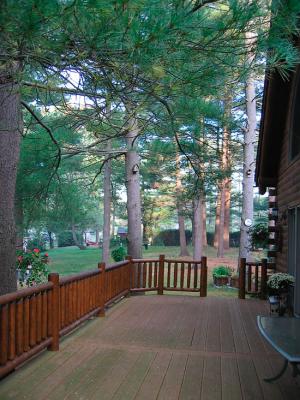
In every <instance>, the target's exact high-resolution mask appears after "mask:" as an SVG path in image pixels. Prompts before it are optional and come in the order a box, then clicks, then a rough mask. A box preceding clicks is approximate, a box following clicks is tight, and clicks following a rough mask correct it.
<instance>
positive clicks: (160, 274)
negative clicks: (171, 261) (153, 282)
mask: <svg viewBox="0 0 300 400" xmlns="http://www.w3.org/2000/svg"><path fill="white" fill-rule="evenodd" d="M164 266H165V256H164V255H160V256H159V269H158V290H157V294H164Z"/></svg>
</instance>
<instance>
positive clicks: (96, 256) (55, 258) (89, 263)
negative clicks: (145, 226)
mask: <svg viewBox="0 0 300 400" xmlns="http://www.w3.org/2000/svg"><path fill="white" fill-rule="evenodd" d="M189 251H190V254H192V248H189ZM48 253H49V258H50V262H49V267H50V271H51V272H58V273H59V274H60V275H70V274H75V273H78V272H82V271H86V270H90V269H94V268H97V265H98V262H99V261H100V260H101V249H98V248H87V249H86V250H80V249H79V248H78V247H75V246H71V247H62V248H56V249H53V250H49V251H48ZM160 254H164V255H165V256H166V257H170V258H175V257H178V256H179V247H177V246H170V247H163V246H150V247H149V249H148V250H143V257H144V258H157V257H158V256H159V255H160ZM204 254H205V255H206V256H207V257H208V258H216V250H215V249H214V248H212V247H209V246H208V247H206V249H205V251H204ZM237 256H238V249H236V248H232V249H230V250H228V251H227V252H226V253H225V257H226V258H228V259H233V260H237ZM110 262H111V263H113V260H112V259H111V260H110ZM220 264H221V262H220ZM207 291H208V294H209V295H212V296H226V297H236V296H237V290H236V289H231V288H229V287H224V288H216V287H214V285H213V283H212V276H211V271H209V273H208V287H207ZM174 293H176V294H179V293H180V292H172V294H174ZM182 294H186V293H182ZM192 295H198V294H192Z"/></svg>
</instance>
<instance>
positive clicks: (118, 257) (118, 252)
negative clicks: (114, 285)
mask: <svg viewBox="0 0 300 400" xmlns="http://www.w3.org/2000/svg"><path fill="white" fill-rule="evenodd" d="M126 254H127V252H126V250H125V248H124V247H123V246H120V247H118V248H117V249H114V250H113V251H112V252H111V256H112V258H113V260H114V261H116V262H119V261H124V260H125V256H126Z"/></svg>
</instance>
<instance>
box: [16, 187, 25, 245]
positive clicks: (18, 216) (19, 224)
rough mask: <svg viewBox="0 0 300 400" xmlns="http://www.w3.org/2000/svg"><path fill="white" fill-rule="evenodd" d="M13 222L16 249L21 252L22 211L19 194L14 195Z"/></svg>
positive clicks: (22, 237)
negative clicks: (15, 232)
mask: <svg viewBox="0 0 300 400" xmlns="http://www.w3.org/2000/svg"><path fill="white" fill-rule="evenodd" d="M15 221H16V231H17V238H16V248H17V250H23V242H24V210H23V199H22V195H21V193H16V198H15Z"/></svg>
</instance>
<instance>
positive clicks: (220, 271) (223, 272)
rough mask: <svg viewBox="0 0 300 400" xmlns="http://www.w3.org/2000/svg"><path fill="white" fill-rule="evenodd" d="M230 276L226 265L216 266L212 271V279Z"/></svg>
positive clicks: (230, 272)
mask: <svg viewBox="0 0 300 400" xmlns="http://www.w3.org/2000/svg"><path fill="white" fill-rule="evenodd" d="M231 274H232V270H231V268H230V267H228V266H227V265H218V266H217V267H215V268H214V269H213V271H212V275H213V277H214V278H225V277H229V276H231Z"/></svg>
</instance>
